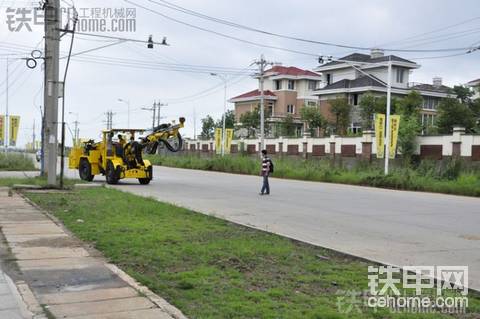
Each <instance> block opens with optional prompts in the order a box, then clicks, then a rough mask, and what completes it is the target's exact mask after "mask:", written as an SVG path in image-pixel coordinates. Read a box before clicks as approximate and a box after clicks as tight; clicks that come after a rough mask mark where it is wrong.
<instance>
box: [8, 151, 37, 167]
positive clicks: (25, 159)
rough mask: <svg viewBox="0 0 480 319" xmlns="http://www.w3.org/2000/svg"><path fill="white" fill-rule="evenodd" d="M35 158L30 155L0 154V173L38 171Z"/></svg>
mask: <svg viewBox="0 0 480 319" xmlns="http://www.w3.org/2000/svg"><path fill="white" fill-rule="evenodd" d="M36 170H37V169H36V168H35V163H34V161H33V158H32V157H31V156H30V155H28V154H18V153H0V171H36Z"/></svg>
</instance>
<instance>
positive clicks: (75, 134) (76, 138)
mask: <svg viewBox="0 0 480 319" xmlns="http://www.w3.org/2000/svg"><path fill="white" fill-rule="evenodd" d="M73 124H75V128H74V131H73V135H74V137H73V138H74V141H73V144H74V145H77V144H78V139H79V135H80V131H79V129H78V124H80V123H79V122H78V120H76V121H75V122H73Z"/></svg>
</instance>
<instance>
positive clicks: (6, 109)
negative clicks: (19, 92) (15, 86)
mask: <svg viewBox="0 0 480 319" xmlns="http://www.w3.org/2000/svg"><path fill="white" fill-rule="evenodd" d="M9 64H10V61H9V59H8V56H7V79H6V81H7V82H6V83H5V85H6V92H5V93H6V101H5V103H6V104H5V124H4V126H5V141H4V143H5V152H6V151H7V150H8V143H9V141H8V133H9V132H8V126H9V124H10V123H9V120H8V86H9V75H8V73H9Z"/></svg>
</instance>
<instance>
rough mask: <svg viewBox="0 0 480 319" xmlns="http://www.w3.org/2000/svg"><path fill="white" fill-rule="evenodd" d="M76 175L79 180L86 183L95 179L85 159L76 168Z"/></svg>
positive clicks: (90, 166)
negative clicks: (78, 176)
mask: <svg viewBox="0 0 480 319" xmlns="http://www.w3.org/2000/svg"><path fill="white" fill-rule="evenodd" d="M78 175H80V179H81V180H84V181H87V182H91V181H93V178H94V177H95V176H94V175H92V165H90V163H89V162H88V160H87V159H85V158H82V159H81V160H80V164H79V166H78Z"/></svg>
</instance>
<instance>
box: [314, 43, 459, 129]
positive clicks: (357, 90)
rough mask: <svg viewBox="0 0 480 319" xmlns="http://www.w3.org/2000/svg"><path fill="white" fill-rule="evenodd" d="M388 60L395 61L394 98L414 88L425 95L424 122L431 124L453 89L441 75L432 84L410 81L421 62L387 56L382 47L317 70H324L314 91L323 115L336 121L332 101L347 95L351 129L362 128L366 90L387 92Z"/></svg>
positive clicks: (393, 68)
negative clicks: (360, 105) (360, 103)
mask: <svg viewBox="0 0 480 319" xmlns="http://www.w3.org/2000/svg"><path fill="white" fill-rule="evenodd" d="M389 61H391V63H392V73H391V76H392V79H391V83H392V97H403V96H405V95H407V94H408V93H409V92H411V91H412V90H416V91H418V92H419V93H420V94H421V95H422V97H423V108H422V111H421V114H422V123H423V125H424V126H429V125H432V124H433V123H434V121H435V117H436V113H437V106H438V104H439V102H440V100H441V99H442V98H444V97H447V96H449V91H450V88H449V87H447V86H445V85H443V84H442V79H441V78H439V77H436V78H434V79H433V82H432V84H422V83H413V82H410V81H409V80H410V75H411V73H412V72H413V70H415V69H418V68H420V65H419V64H417V63H415V62H413V61H410V60H407V59H404V58H401V57H398V56H395V55H389V56H386V55H384V52H383V51H382V50H379V49H374V50H372V51H371V54H370V55H368V54H361V53H354V54H350V55H347V56H345V57H343V58H341V59H339V60H338V61H333V62H329V63H326V64H323V65H321V66H319V67H317V68H316V69H315V70H314V71H315V72H317V73H322V80H323V81H322V86H321V87H320V88H318V89H317V90H315V92H314V93H313V95H316V96H317V97H318V98H319V107H320V110H321V112H322V114H323V115H324V116H325V117H326V118H327V119H329V120H331V121H333V115H332V113H331V110H330V100H332V99H336V98H346V99H347V100H348V101H349V103H350V104H351V105H352V106H353V110H352V115H351V123H350V131H351V132H354V133H355V132H357V131H360V130H361V129H362V124H361V119H360V116H359V102H360V100H361V98H362V95H364V94H366V93H371V94H373V95H374V96H382V95H385V94H386V92H387V88H386V83H387V81H388V64H387V63H388V62H389Z"/></svg>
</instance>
